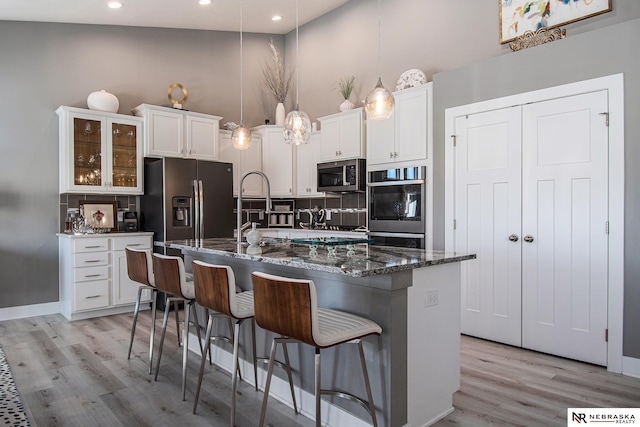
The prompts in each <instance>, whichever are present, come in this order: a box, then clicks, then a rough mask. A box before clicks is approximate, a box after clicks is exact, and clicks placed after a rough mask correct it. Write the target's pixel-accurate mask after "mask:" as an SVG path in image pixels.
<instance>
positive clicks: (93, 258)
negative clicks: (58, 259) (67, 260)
mask: <svg viewBox="0 0 640 427" xmlns="http://www.w3.org/2000/svg"><path fill="white" fill-rule="evenodd" d="M100 265H109V252H80V253H77V254H73V266H74V267H97V266H100Z"/></svg>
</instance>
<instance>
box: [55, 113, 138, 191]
mask: <svg viewBox="0 0 640 427" xmlns="http://www.w3.org/2000/svg"><path fill="white" fill-rule="evenodd" d="M56 113H57V114H58V116H59V122H60V141H59V143H60V158H59V161H60V184H59V187H60V193H101V194H104V193H117V194H132V195H136V194H142V193H143V187H142V119H140V118H137V117H132V116H125V115H121V114H112V113H105V112H101V111H94V110H85V109H82V108H74V107H59V108H58V109H57V110H56Z"/></svg>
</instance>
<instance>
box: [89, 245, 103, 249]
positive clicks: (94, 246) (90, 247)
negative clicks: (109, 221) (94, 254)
mask: <svg viewBox="0 0 640 427" xmlns="http://www.w3.org/2000/svg"><path fill="white" fill-rule="evenodd" d="M101 247H102V245H93V246H85V248H86V249H96V248H101Z"/></svg>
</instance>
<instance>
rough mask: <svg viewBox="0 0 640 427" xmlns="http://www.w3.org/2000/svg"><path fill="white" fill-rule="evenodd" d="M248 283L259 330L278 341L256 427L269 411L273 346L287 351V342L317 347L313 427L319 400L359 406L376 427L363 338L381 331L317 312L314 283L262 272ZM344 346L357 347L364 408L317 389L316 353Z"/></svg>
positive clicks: (362, 322)
mask: <svg viewBox="0 0 640 427" xmlns="http://www.w3.org/2000/svg"><path fill="white" fill-rule="evenodd" d="M251 280H252V282H253V292H254V299H255V319H256V322H257V323H258V326H260V327H261V328H263V329H266V330H268V331H271V332H275V333H277V334H280V335H281V337H280V338H275V339H274V340H273V343H272V344H271V356H270V358H269V370H268V372H267V382H266V385H265V390H264V398H263V401H262V411H261V412H260V424H259V425H260V427H262V426H263V425H264V418H265V414H266V410H267V400H268V398H269V386H270V383H271V374H272V373H273V361H274V356H275V351H276V346H277V345H278V344H282V346H283V347H285V348H286V344H287V343H289V342H302V343H305V344H308V345H310V346H313V347H315V400H316V426H318V427H319V426H320V425H321V416H320V396H321V395H322V394H330V395H334V396H338V397H344V398H347V399H349V400H352V401H355V402H358V403H360V404H361V405H362V406H363V407H364V408H365V409H366V410H367V411H368V412H369V414H370V415H371V419H372V420H373V425H374V427H376V426H377V425H378V423H377V420H376V410H375V407H374V405H373V397H372V394H371V385H370V383H369V375H368V373H367V365H366V363H365V359H364V351H363V349H362V338H363V337H366V336H368V335H380V333H381V332H382V328H381V327H380V326H379V325H378V324H377V323H375V322H373V321H371V320H369V319H365V318H363V317H360V316H356V315H354V314H351V313H345V312H343V311H338V310H331V309H327V308H318V300H317V294H316V287H315V284H314V283H313V281H312V280H301V279H290V278H286V277H279V276H274V275H271V274H265V273H260V272H254V273H252V274H251ZM344 343H354V344H358V350H359V352H360V362H361V364H362V374H363V376H364V382H365V387H366V389H367V399H368V402H367V401H365V400H363V399H361V398H359V397H357V396H355V395H353V394H350V393H346V392H339V391H334V390H323V389H322V388H321V387H320V373H321V370H320V349H323V348H329V347H333V346H335V345H338V344H344Z"/></svg>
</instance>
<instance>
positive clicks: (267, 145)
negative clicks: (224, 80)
mask: <svg viewBox="0 0 640 427" xmlns="http://www.w3.org/2000/svg"><path fill="white" fill-rule="evenodd" d="M282 131H283V128H282V126H258V127H255V128H253V129H251V132H252V133H253V132H255V133H256V134H257V135H260V136H261V137H262V172H264V173H265V174H266V175H267V177H268V178H269V184H270V190H271V197H293V195H294V191H295V188H294V178H295V176H296V164H295V161H294V160H295V159H294V155H293V146H292V145H291V144H286V143H285V142H284V134H283V132H282Z"/></svg>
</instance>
